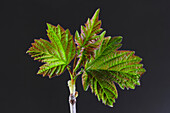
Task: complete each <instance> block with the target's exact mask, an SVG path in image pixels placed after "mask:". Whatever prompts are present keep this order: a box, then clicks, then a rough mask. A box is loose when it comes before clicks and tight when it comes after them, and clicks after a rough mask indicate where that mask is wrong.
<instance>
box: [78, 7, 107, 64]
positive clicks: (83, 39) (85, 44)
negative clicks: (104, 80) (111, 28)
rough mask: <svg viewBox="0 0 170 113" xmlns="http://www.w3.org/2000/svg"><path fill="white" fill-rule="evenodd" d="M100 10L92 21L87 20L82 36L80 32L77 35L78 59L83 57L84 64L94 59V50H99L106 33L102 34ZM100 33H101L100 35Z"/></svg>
mask: <svg viewBox="0 0 170 113" xmlns="http://www.w3.org/2000/svg"><path fill="white" fill-rule="evenodd" d="M99 12H100V9H98V10H97V11H96V12H95V14H94V15H93V17H92V19H89V18H88V20H87V22H86V24H85V26H81V34H80V35H79V33H78V31H76V33H75V42H76V44H77V50H78V54H79V56H78V57H82V59H83V60H82V62H83V64H85V62H86V61H87V60H89V59H90V58H91V56H92V57H94V55H95V54H94V50H96V49H98V48H99V46H100V45H101V43H102V41H103V38H104V35H105V33H106V32H105V31H104V32H102V33H101V31H102V28H100V27H101V21H100V20H98V18H99ZM99 33H101V34H100V35H99Z"/></svg>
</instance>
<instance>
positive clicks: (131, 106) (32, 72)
mask: <svg viewBox="0 0 170 113" xmlns="http://www.w3.org/2000/svg"><path fill="white" fill-rule="evenodd" d="M97 8H100V9H101V12H100V19H101V20H102V27H103V28H104V29H105V30H106V31H107V34H106V35H107V36H109V35H111V36H117V35H121V36H123V37H124V38H123V42H122V43H123V47H122V48H121V49H128V50H135V51H136V55H138V56H140V57H142V58H143V62H142V63H144V65H145V66H144V67H145V68H146V70H147V72H146V73H145V74H144V75H143V76H142V77H141V86H140V87H139V86H137V87H136V89H135V90H124V91H123V90H121V89H120V88H119V87H117V88H118V92H119V98H118V99H117V100H116V103H115V104H114V107H113V108H110V107H108V106H105V105H104V104H102V103H101V102H98V100H97V97H95V96H94V94H92V93H91V91H90V90H88V91H87V92H84V91H83V88H82V84H81V78H80V77H79V78H78V80H77V90H78V92H79V97H78V98H77V112H78V113H170V107H169V106H170V97H169V96H170V74H169V73H170V69H169V68H170V66H169V63H170V60H169V58H170V45H169V43H170V1H169V0H60V1H59V0H4V1H3V0H2V1H1V7H0V14H1V22H0V27H1V46H2V47H1V57H2V58H1V62H2V63H1V81H2V82H1V83H2V85H1V94H3V95H2V101H1V102H2V104H3V106H2V109H1V110H2V113H69V104H68V95H69V92H68V87H67V81H68V80H69V79H70V78H69V75H68V72H67V71H65V72H64V73H63V74H62V75H61V76H58V77H55V78H52V79H48V77H45V78H43V77H42V76H40V75H36V72H37V70H38V68H39V66H40V65H42V64H41V63H39V62H37V61H34V60H33V58H31V57H30V56H29V55H28V54H26V53H25V52H26V50H27V49H28V48H29V47H30V46H31V43H32V42H33V39H35V38H37V39H39V38H44V39H48V37H47V36H46V23H47V22H49V23H51V24H53V25H57V24H60V25H61V26H62V27H64V28H69V29H70V31H71V33H72V34H74V33H75V30H79V31H80V25H83V24H84V23H85V22H86V20H87V18H88V17H91V16H92V15H93V14H94V12H95V10H96V9H97Z"/></svg>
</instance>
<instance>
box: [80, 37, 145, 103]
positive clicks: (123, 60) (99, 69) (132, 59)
mask: <svg viewBox="0 0 170 113" xmlns="http://www.w3.org/2000/svg"><path fill="white" fill-rule="evenodd" d="M121 41H122V37H121V36H118V37H113V38H111V37H106V38H105V39H104V40H103V42H102V44H101V45H100V47H99V49H97V50H96V51H95V53H96V56H95V58H94V59H91V60H90V61H89V62H86V65H85V72H84V73H83V76H82V83H83V87H84V89H85V90H87V88H88V87H87V86H88V85H90V88H91V90H92V92H94V93H95V95H97V97H98V99H99V100H100V99H102V101H103V103H104V104H107V105H109V106H112V105H113V103H114V102H115V99H116V98H117V96H118V95H117V90H116V87H115V85H114V83H117V84H118V85H119V86H120V87H121V88H122V89H124V88H127V89H129V88H131V89H134V88H135V86H136V85H140V82H139V79H140V77H141V75H142V74H143V73H144V72H145V69H144V68H143V64H140V62H141V61H142V59H141V58H140V57H138V56H136V55H134V52H133V51H120V50H117V49H118V48H120V46H121V44H120V42H121ZM89 81H90V82H89ZM113 82H114V83H113ZM85 84H86V85H85Z"/></svg>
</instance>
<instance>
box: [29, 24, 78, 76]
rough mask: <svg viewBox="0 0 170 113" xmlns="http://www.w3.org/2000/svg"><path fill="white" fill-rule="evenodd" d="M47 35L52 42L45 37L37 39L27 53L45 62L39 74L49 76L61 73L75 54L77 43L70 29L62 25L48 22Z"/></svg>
mask: <svg viewBox="0 0 170 113" xmlns="http://www.w3.org/2000/svg"><path fill="white" fill-rule="evenodd" d="M47 26H48V30H47V35H48V37H49V39H50V41H51V42H49V41H47V40H44V39H35V40H34V43H32V47H30V48H29V50H28V51H27V53H29V54H30V55H31V57H34V60H39V61H41V62H44V63H45V64H44V65H42V66H41V67H40V69H39V71H38V73H37V74H43V76H49V78H51V77H54V76H56V75H60V74H61V73H63V71H64V70H65V69H66V66H67V65H68V64H69V63H70V62H71V60H72V59H73V58H74V56H75V52H76V51H75V44H74V41H73V36H72V35H71V34H70V31H69V30H68V29H67V30H64V29H63V28H62V27H61V26H60V25H57V27H56V26H53V25H51V24H48V23H47Z"/></svg>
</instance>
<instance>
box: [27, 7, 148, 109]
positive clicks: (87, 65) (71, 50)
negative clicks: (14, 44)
mask: <svg viewBox="0 0 170 113" xmlns="http://www.w3.org/2000/svg"><path fill="white" fill-rule="evenodd" d="M99 11H100V10H99V9H98V10H97V11H96V12H95V14H94V15H93V17H92V18H91V19H89V18H88V20H87V22H86V24H85V26H81V33H80V34H79V33H78V31H76V33H75V36H74V37H75V43H76V45H77V46H76V45H75V43H74V41H73V36H72V35H71V34H70V31H69V30H68V29H67V30H64V29H63V28H62V27H61V26H60V25H57V27H56V26H53V25H51V24H47V26H48V30H47V35H48V37H49V39H50V41H47V40H44V39H35V41H34V43H32V47H30V48H29V50H28V51H27V53H29V54H30V55H31V57H34V60H38V61H40V62H43V63H45V64H44V65H42V66H41V67H40V69H39V71H38V74H42V75H43V76H49V78H51V77H54V76H56V75H60V74H61V73H63V72H64V70H65V69H66V67H67V69H68V71H69V73H70V76H71V79H72V82H73V83H75V80H76V78H77V76H79V75H81V74H82V73H83V74H82V84H83V88H84V90H85V91H87V90H88V88H89V86H90V88H91V91H92V92H93V93H95V95H96V96H97V98H98V100H99V101H100V100H102V102H103V103H104V104H107V105H109V106H111V107H112V106H113V103H115V99H117V97H118V92H117V89H116V87H115V83H116V84H118V85H119V86H120V88H122V89H125V88H126V89H129V88H130V89H134V88H135V86H136V85H140V81H139V80H140V77H141V75H142V74H143V73H144V72H145V69H144V68H143V64H140V62H141V61H142V59H141V58H140V57H138V56H136V55H134V51H128V50H118V49H119V48H120V47H121V46H122V44H121V41H122V37H121V36H116V37H113V38H112V37H111V36H108V37H105V34H106V31H103V32H102V28H101V20H99ZM73 58H75V59H74V64H73V70H71V69H70V66H68V65H69V63H70V62H71V61H72V59H73ZM77 59H78V60H77ZM81 66H83V67H84V69H83V68H81V71H79V72H78V73H76V71H77V70H78V69H79V68H80V67H81Z"/></svg>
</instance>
